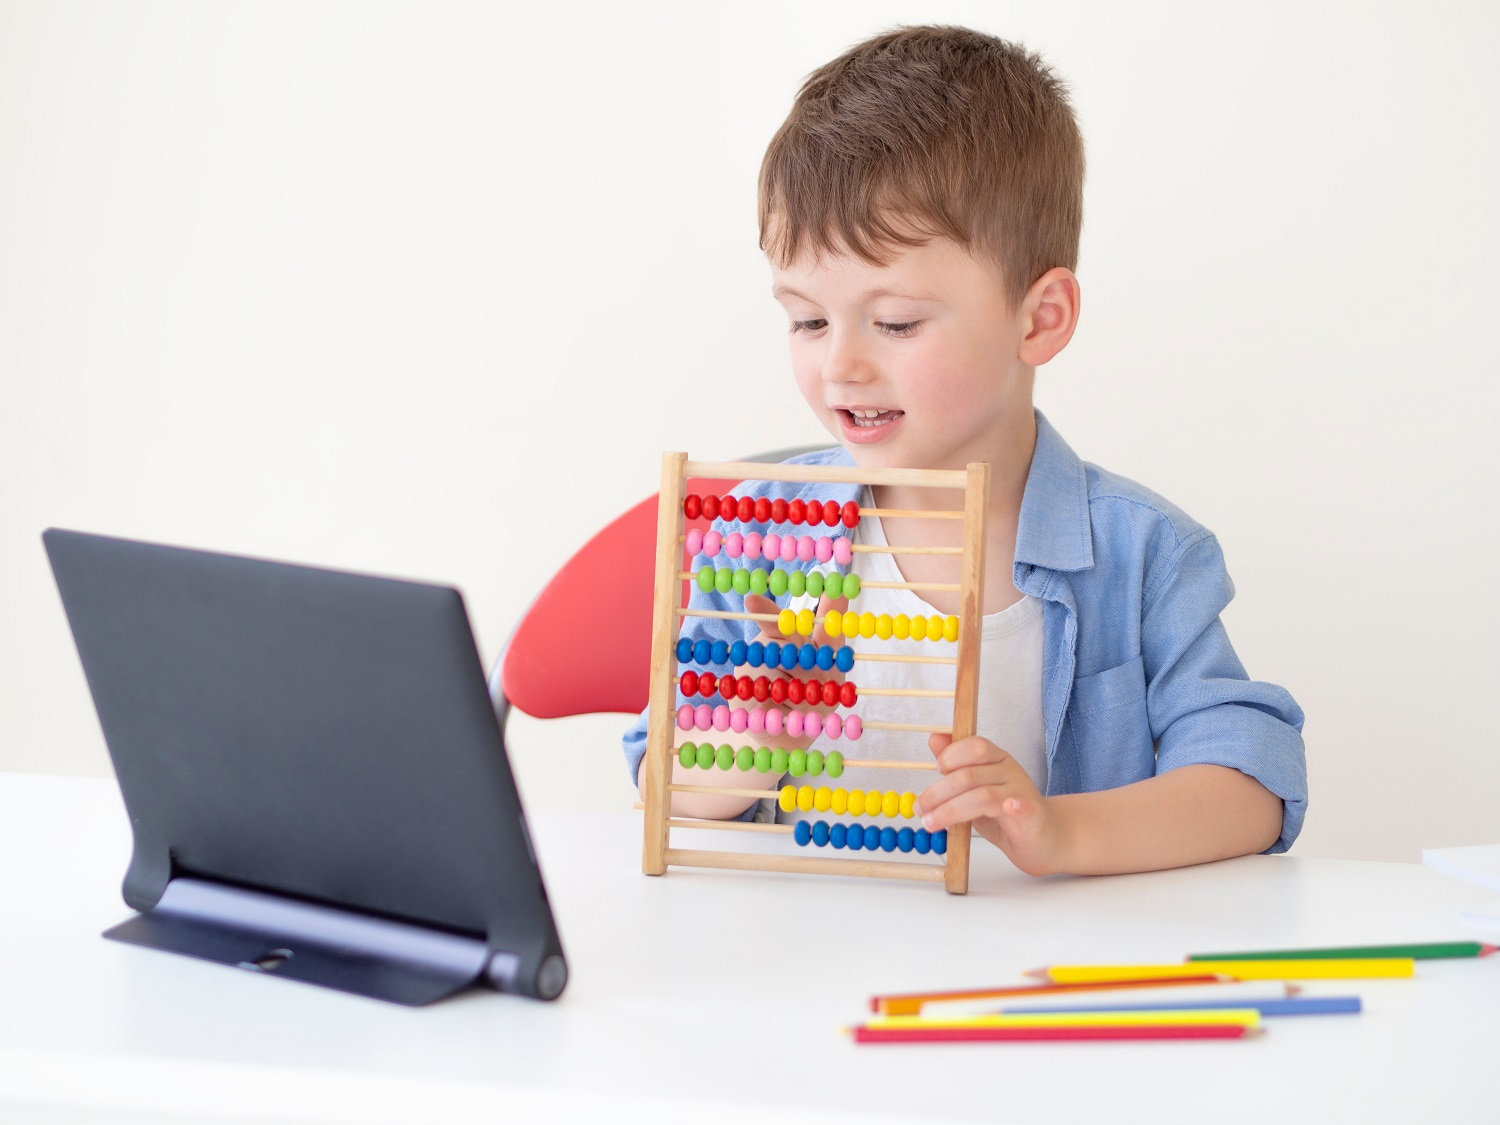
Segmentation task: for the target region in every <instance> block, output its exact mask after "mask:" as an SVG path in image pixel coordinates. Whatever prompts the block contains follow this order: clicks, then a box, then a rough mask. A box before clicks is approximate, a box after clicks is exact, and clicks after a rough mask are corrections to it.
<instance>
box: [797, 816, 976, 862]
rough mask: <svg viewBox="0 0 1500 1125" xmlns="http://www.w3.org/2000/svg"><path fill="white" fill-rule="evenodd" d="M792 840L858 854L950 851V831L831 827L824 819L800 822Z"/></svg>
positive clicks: (844, 825)
mask: <svg viewBox="0 0 1500 1125" xmlns="http://www.w3.org/2000/svg"><path fill="white" fill-rule="evenodd" d="M792 839H794V840H796V841H797V843H798V844H799V845H801V846H802V847H804V848H805V847H807V845H808V844H816V845H817V846H818V847H820V848H822V847H827V846H828V845H830V844H831V845H833V846H834V847H835V848H848V849H849V850H850V851H853V852H857V851H859V850H860V849H861V848H864V849H867V850H869V851H872V852H873V851H877V850H878V851H883V852H894V851H903V852H910V851H915V852H916V853H917V854H918V855H926V854H927V853H928V852H929V851H930V852H933V853H934V854H936V855H942V854H944V853H945V852H946V851H947V850H948V830H947V829H946V828H944V829H941V830H939V831H937V832H928V831H927V829H925V828H918V829H915V830H913V829H910V828H881V827H880V826H879V825H878V824H832V825H830V824H828V823H827V822H826V821H822V820H813V821H807V820H799V821H798V822H797V826H796V827H795V828H793V829H792Z"/></svg>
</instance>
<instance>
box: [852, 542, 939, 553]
mask: <svg viewBox="0 0 1500 1125" xmlns="http://www.w3.org/2000/svg"><path fill="white" fill-rule="evenodd" d="M849 549H850V550H851V551H853V552H854V553H855V554H857V555H961V554H963V553H964V549H963V548H962V547H878V546H875V545H874V544H870V543H853V544H850V547H849Z"/></svg>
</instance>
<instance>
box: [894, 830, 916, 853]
mask: <svg viewBox="0 0 1500 1125" xmlns="http://www.w3.org/2000/svg"><path fill="white" fill-rule="evenodd" d="M915 839H916V833H915V832H913V831H912V830H911V829H910V828H903V829H901V831H899V832H897V833H896V847H898V848H900V849H901V850H902V851H903V852H909V851H911V846H912V843H913V841H914V840H915Z"/></svg>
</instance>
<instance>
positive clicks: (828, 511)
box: [823, 500, 839, 527]
mask: <svg viewBox="0 0 1500 1125" xmlns="http://www.w3.org/2000/svg"><path fill="white" fill-rule="evenodd" d="M823 522H824V523H826V524H827V525H828V526H829V527H837V526H838V525H839V505H838V501H836V500H824V501H823Z"/></svg>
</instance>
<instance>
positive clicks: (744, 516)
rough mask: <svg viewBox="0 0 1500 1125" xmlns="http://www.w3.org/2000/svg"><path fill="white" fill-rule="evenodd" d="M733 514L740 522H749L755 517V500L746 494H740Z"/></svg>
mask: <svg viewBox="0 0 1500 1125" xmlns="http://www.w3.org/2000/svg"><path fill="white" fill-rule="evenodd" d="M734 514H735V515H737V516H739V518H740V523H749V522H750V521H751V520H753V519H754V518H755V501H754V500H752V499H750V497H748V496H741V497H740V502H739V503H738V504H736V505H735V511H734Z"/></svg>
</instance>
